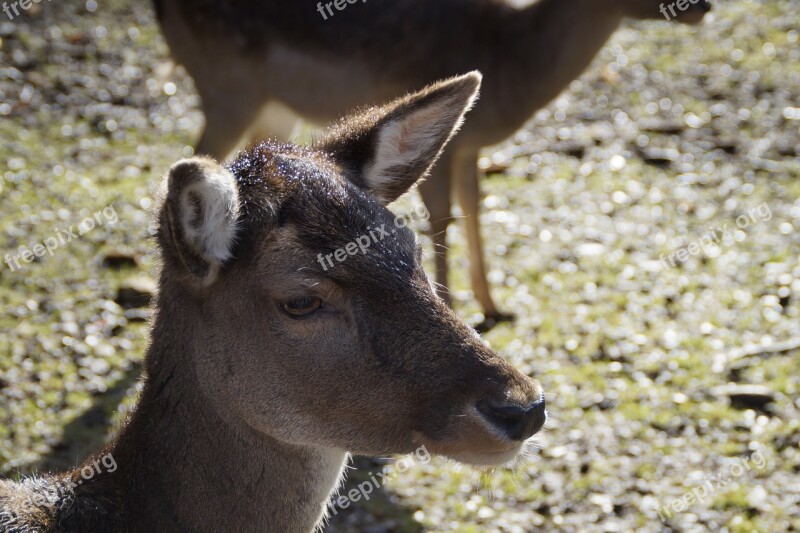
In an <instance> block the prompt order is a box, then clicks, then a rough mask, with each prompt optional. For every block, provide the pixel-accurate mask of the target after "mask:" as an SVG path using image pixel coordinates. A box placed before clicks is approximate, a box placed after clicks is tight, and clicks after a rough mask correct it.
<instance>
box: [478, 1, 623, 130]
mask: <svg viewBox="0 0 800 533" xmlns="http://www.w3.org/2000/svg"><path fill="white" fill-rule="evenodd" d="M509 16H510V20H507V21H506V24H504V27H505V28H507V29H506V30H504V35H505V36H506V39H507V40H506V42H505V43H504V46H501V47H500V50H503V52H501V55H500V57H501V58H503V59H501V60H498V61H496V62H495V63H494V65H495V68H496V69H497V70H499V72H498V73H497V75H491V73H487V74H488V75H487V76H486V83H489V84H492V83H493V82H494V81H496V82H497V83H496V84H495V85H497V86H498V87H503V88H504V89H498V90H497V94H498V96H499V102H503V103H505V106H506V107H507V109H506V112H507V114H510V116H521V115H524V114H525V113H524V111H527V112H529V114H528V115H527V116H526V118H527V117H528V116H530V114H532V113H534V112H535V111H536V110H538V109H540V108H542V107H544V106H546V105H547V104H548V103H549V102H550V101H551V100H552V99H553V98H555V97H556V96H558V94H559V93H561V91H562V90H564V88H566V87H567V85H568V84H569V83H570V82H571V81H572V80H574V79H575V78H577V77H578V76H580V75H581V73H582V72H583V71H584V70H585V69H586V67H587V66H588V65H589V64H590V63H591V61H592V59H593V58H594V57H595V55H596V54H597V52H598V51H599V50H600V49H601V48H602V47H603V45H604V44H605V43H606V42H607V41H608V39H609V37H611V35H612V34H613V33H614V31H615V30H616V29H617V28H618V27H619V25H620V23H621V22H622V19H623V16H622V13H620V12H619V11H618V10H617V9H615V8H614V7H613V2H607V1H600V0H574V1H569V2H567V1H565V0H540V1H538V2H536V3H534V4H532V5H529V6H527V7H525V8H522V9H521V10H519V11H515V12H511V13H509ZM487 92H488V89H487V88H484V93H487ZM503 92H505V94H503ZM501 105H502V104H501Z"/></svg>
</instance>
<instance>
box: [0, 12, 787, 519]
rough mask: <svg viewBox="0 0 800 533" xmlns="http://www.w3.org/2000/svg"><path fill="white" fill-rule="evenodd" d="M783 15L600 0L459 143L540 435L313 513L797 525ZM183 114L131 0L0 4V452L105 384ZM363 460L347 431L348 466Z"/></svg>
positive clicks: (129, 363)
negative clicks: (576, 43)
mask: <svg viewBox="0 0 800 533" xmlns="http://www.w3.org/2000/svg"><path fill="white" fill-rule="evenodd" d="M799 30H800V13H798V10H797V3H796V2H793V1H791V0H731V1H729V2H725V3H717V4H716V5H715V10H714V11H713V12H712V13H711V15H710V16H709V17H708V18H707V20H706V22H705V24H704V25H702V26H700V27H686V26H678V25H674V24H668V23H666V22H647V23H628V24H626V25H625V26H624V28H623V29H622V30H620V31H619V32H618V33H617V34H616V35H615V36H614V37H613V38H612V40H611V41H610V42H609V43H608V45H607V46H606V47H605V48H604V49H603V51H602V52H601V53H600V54H599V56H598V57H597V59H596V60H595V62H594V63H593V65H592V67H590V68H589V69H588V70H587V72H586V73H585V74H584V76H583V77H581V78H580V79H579V80H577V81H575V82H573V83H572V84H571V85H570V87H569V89H568V90H567V91H565V92H564V93H563V94H562V95H561V96H560V97H559V98H558V99H557V100H556V101H554V102H553V103H552V104H551V105H550V106H549V107H547V108H546V109H545V110H543V111H541V112H539V113H538V114H537V115H536V116H535V118H534V119H533V120H531V121H530V123H529V124H528V126H527V127H526V128H525V129H524V130H523V131H521V132H519V133H518V134H517V135H516V136H515V137H514V138H513V139H512V140H510V141H509V142H507V143H505V144H504V145H501V146H499V147H496V148H495V149H493V150H487V151H486V152H485V154H484V157H483V158H482V160H481V166H482V167H483V168H484V169H485V170H486V172H487V174H488V176H487V178H486V179H485V180H484V181H483V184H482V186H483V189H484V192H485V199H484V201H483V215H482V227H483V232H484V235H485V237H486V241H487V243H488V246H487V248H488V250H487V255H488V260H489V265H490V270H491V272H490V280H491V282H492V283H493V284H494V288H495V295H496V296H497V297H498V298H497V299H498V300H499V301H500V302H502V304H503V307H504V308H506V309H509V310H512V311H513V312H515V313H516V315H517V317H518V318H517V320H516V322H514V323H510V324H503V325H500V326H498V327H496V328H495V329H493V330H491V331H490V332H489V333H488V334H487V335H486V338H487V340H488V342H490V343H491V345H492V346H493V347H494V348H496V349H497V350H498V351H499V352H501V353H502V354H503V355H504V356H506V357H507V358H508V359H509V360H510V361H512V362H513V363H514V364H515V365H517V366H518V367H519V368H520V369H522V370H523V371H524V372H526V373H528V374H530V375H535V376H537V377H538V379H539V380H540V381H541V383H542V385H543V386H544V389H545V391H547V392H548V394H549V397H548V405H549V411H550V421H549V423H548V426H547V430H546V431H545V432H544V433H543V434H542V435H541V436H540V437H539V438H538V444H539V445H540V446H541V449H539V450H535V451H534V453H532V454H531V455H530V456H528V457H526V458H524V459H521V460H519V461H518V462H517V464H515V465H513V466H511V467H509V468H501V469H495V470H492V471H478V470H475V469H473V468H468V467H464V466H460V465H458V464H455V463H453V462H449V461H445V460H442V459H434V460H433V461H431V462H430V463H427V464H419V463H417V464H414V466H413V467H411V468H408V469H407V470H406V471H405V472H403V473H398V474H397V475H395V476H392V478H391V480H390V481H389V482H387V483H386V485H385V486H384V487H382V489H381V490H380V491H379V493H376V494H375V495H374V497H372V498H371V499H370V500H369V501H360V502H358V503H356V504H354V505H353V506H351V507H350V508H348V509H345V510H341V511H339V512H338V514H337V515H336V516H335V517H334V518H333V520H332V522H331V524H330V525H329V526H328V527H327V528H326V531H337V532H338V531H363V532H371V533H380V532H388V531H402V532H411V531H465V532H471V531H475V532H482V531H502V532H527V531H537V530H543V531H578V532H581V531H607V532H613V531H708V530H713V531H732V532H750V531H763V532H779V531H798V530H800V448H799V447H798V445H799V443H800V416H798V415H799V414H800V397H798V391H799V390H800V321H799V320H798V317H799V316H800V303H799V300H800V254H799V252H800V237H798V233H797V228H798V226H800V33H799ZM202 121H203V118H202V114H201V113H200V111H199V102H198V98H197V96H196V92H195V90H194V87H193V85H192V82H191V80H190V79H189V78H188V77H187V76H186V74H185V72H184V71H183V70H182V69H180V68H178V69H175V70H173V69H171V68H170V65H169V61H168V52H167V48H166V45H165V43H164V41H163V39H162V37H161V35H160V33H159V29H158V27H157V25H156V22H155V18H154V14H153V10H152V7H151V5H150V3H149V2H134V1H133V0H104V1H101V2H97V1H95V0H88V1H86V2H82V1H77V0H51V1H48V2H42V3H39V4H34V5H33V6H32V7H31V9H29V10H28V11H25V12H22V13H21V14H20V16H18V17H15V18H14V19H13V20H8V19H7V18H6V16H5V14H3V13H0V213H2V215H1V216H0V254H2V255H3V256H6V254H8V256H6V258H5V259H4V264H3V265H2V268H0V305H1V306H2V311H1V312H0V475H2V476H11V477H18V476H20V475H26V474H30V473H32V472H36V471H43V470H48V469H61V468H66V467H69V466H71V465H74V464H76V463H77V461H78V460H79V459H81V458H82V457H83V456H84V455H85V454H86V453H88V452H89V451H91V450H92V449H94V448H96V447H97V446H98V445H99V444H100V443H102V442H104V441H105V440H107V439H109V438H110V437H111V436H112V435H113V429H114V427H115V425H117V424H118V423H119V421H120V420H122V419H123V417H124V416H125V413H126V410H127V409H129V408H130V406H131V405H132V403H133V399H134V397H135V394H136V387H137V379H138V377H139V374H140V370H141V369H140V363H141V360H142V355H143V351H144V349H145V347H146V342H147V319H148V311H147V305H148V302H149V298H150V296H151V294H152V291H153V288H154V281H153V279H154V278H155V276H156V273H157V267H158V265H157V258H156V256H155V255H154V251H155V242H154V241H153V239H152V237H151V215H150V210H151V208H152V207H153V203H154V198H155V193H156V191H157V189H158V186H159V182H160V178H161V176H162V175H163V174H164V172H165V171H166V170H167V169H168V167H169V165H170V164H171V163H172V162H174V161H175V160H177V159H179V158H181V157H184V156H187V155H191V154H192V149H191V146H192V145H193V143H194V142H195V140H196V138H197V135H198V134H199V131H200V129H201V126H202ZM405 201H406V202H418V201H419V200H418V199H417V198H416V197H412V198H410V199H407V200H405ZM104 209H106V211H105V213H107V214H110V213H111V212H112V211H113V213H114V216H113V217H112V216H108V217H106V216H104V215H101V216H100V217H98V218H95V222H96V224H95V227H94V228H93V229H91V230H90V231H87V232H86V233H85V234H84V235H82V236H79V237H77V238H75V239H72V240H71V241H69V242H66V243H64V244H63V245H60V246H59V247H58V248H57V249H56V250H54V251H53V254H52V256H51V255H50V254H49V253H48V254H45V255H44V256H43V257H41V258H36V259H35V260H34V261H32V262H30V263H25V262H21V263H20V264H19V265H18V268H12V266H11V265H14V262H13V256H15V255H17V254H19V247H20V246H26V247H31V246H33V244H35V243H42V242H45V240H46V239H47V238H48V237H52V236H58V235H59V230H66V228H68V227H69V226H70V225H75V226H76V227H77V225H78V224H79V223H81V221H83V220H84V219H85V218H87V217H92V218H94V215H95V213H101V214H102V213H104V211H103V210H104ZM742 217H744V218H742ZM101 221H102V222H101ZM744 221H746V222H747V223H746V224H745V223H744ZM450 230H451V235H449V238H450V242H451V247H452V250H453V254H452V261H453V262H452V272H453V280H454V283H453V284H454V286H455V290H456V301H455V306H456V309H457V311H458V312H459V313H460V314H461V315H462V316H464V317H466V318H467V319H468V320H470V321H472V322H473V323H474V322H476V321H477V320H479V319H480V316H479V314H478V308H477V306H476V304H475V303H474V302H473V299H472V295H471V292H469V283H468V275H467V265H466V260H467V255H466V249H465V245H464V240H463V237H462V230H461V227H460V226H459V225H453V226H451V228H450ZM62 234H63V232H62ZM710 236H713V237H714V240H715V244H713V245H707V246H701V244H703V243H706V244H710V243H709V241H710ZM693 245H694V246H693ZM682 250H683V251H684V253H683V257H681V256H679V255H673V254H681V251H682ZM9 256H10V257H11V261H10V263H9V262H7V261H8V257H9ZM670 257H673V258H680V260H677V259H672V260H670ZM673 263H674V266H673ZM761 458H763V459H764V460H763V461H761ZM390 462H391V460H390V459H357V460H356V462H355V467H356V468H355V469H354V470H352V471H351V473H350V478H351V483H354V482H357V481H358V480H359V479H366V477H367V476H368V475H369V473H370V472H375V471H377V469H380V468H382V467H383V466H384V465H386V464H388V463H390ZM700 485H706V486H707V487H710V488H709V490H708V494H707V495H706V496H705V497H704V498H702V500H700V499H699V498H695V500H694V501H692V502H690V503H687V504H686V505H683V506H680V505H677V504H676V503H675V502H678V500H680V499H682V498H685V496H686V495H687V494H691V493H692V490H693V489H694V488H696V487H698V486H700ZM678 503H679V502H678ZM678 507H681V508H680V509H678ZM664 509H668V510H669V512H668V513H664V512H663V511H664ZM659 510H661V511H662V513H661V516H659Z"/></svg>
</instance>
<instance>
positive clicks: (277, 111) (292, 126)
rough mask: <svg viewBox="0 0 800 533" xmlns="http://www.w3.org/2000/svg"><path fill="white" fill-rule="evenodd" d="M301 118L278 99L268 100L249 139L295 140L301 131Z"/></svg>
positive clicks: (249, 133)
mask: <svg viewBox="0 0 800 533" xmlns="http://www.w3.org/2000/svg"><path fill="white" fill-rule="evenodd" d="M300 126H301V121H300V118H299V117H298V116H297V115H296V114H295V113H294V111H292V110H291V109H289V108H288V107H286V106H285V105H283V104H282V103H281V102H278V101H277V100H272V101H270V102H268V103H267V104H266V105H265V106H264V108H263V109H262V110H261V115H260V116H259V117H258V119H257V120H256V122H255V123H254V124H253V127H252V128H251V130H250V131H249V132H248V133H247V136H248V141H250V140H253V141H261V140H266V139H275V140H278V141H284V142H288V141H294V140H295V138H296V137H297V135H298V134H299V133H300V130H301V129H300Z"/></svg>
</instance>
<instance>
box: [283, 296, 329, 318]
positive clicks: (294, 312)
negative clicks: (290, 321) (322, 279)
mask: <svg viewBox="0 0 800 533" xmlns="http://www.w3.org/2000/svg"><path fill="white" fill-rule="evenodd" d="M320 307H322V300H321V299H319V298H317V297H315V296H303V297H301V298H295V299H294V300H289V301H288V302H283V303H282V304H281V309H283V312H284V313H286V314H287V315H289V316H290V317H294V318H302V317H305V316H308V315H310V314H312V313H314V312H315V311H316V310H317V309H319V308H320Z"/></svg>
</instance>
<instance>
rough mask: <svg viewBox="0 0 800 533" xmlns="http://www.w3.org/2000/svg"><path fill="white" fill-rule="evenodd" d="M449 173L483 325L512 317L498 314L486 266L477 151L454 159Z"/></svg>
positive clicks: (473, 288)
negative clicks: (453, 183) (462, 225)
mask: <svg viewBox="0 0 800 533" xmlns="http://www.w3.org/2000/svg"><path fill="white" fill-rule="evenodd" d="M452 165H453V166H452V171H453V176H454V178H453V179H454V182H455V185H456V187H455V188H456V194H457V198H458V203H459V205H460V206H461V211H462V212H463V214H464V223H465V226H466V235H467V248H468V249H469V273H470V280H471V282H472V290H473V291H474V293H475V298H476V299H477V300H478V303H480V304H481V307H483V311H484V316H485V317H486V322H485V326H487V327H490V326H491V325H493V324H496V323H497V322H501V321H505V320H509V319H511V318H513V317H512V316H511V315H508V314H505V313H501V312H500V311H498V309H497V306H496V305H495V303H494V300H493V299H492V293H491V291H490V290H489V281H488V279H487V276H486V264H485V262H484V255H483V241H482V239H481V230H480V200H481V194H480V185H479V182H478V177H479V174H478V152H477V151H474V152H473V151H468V152H462V153H459V154H458V157H455V158H453V162H452Z"/></svg>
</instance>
